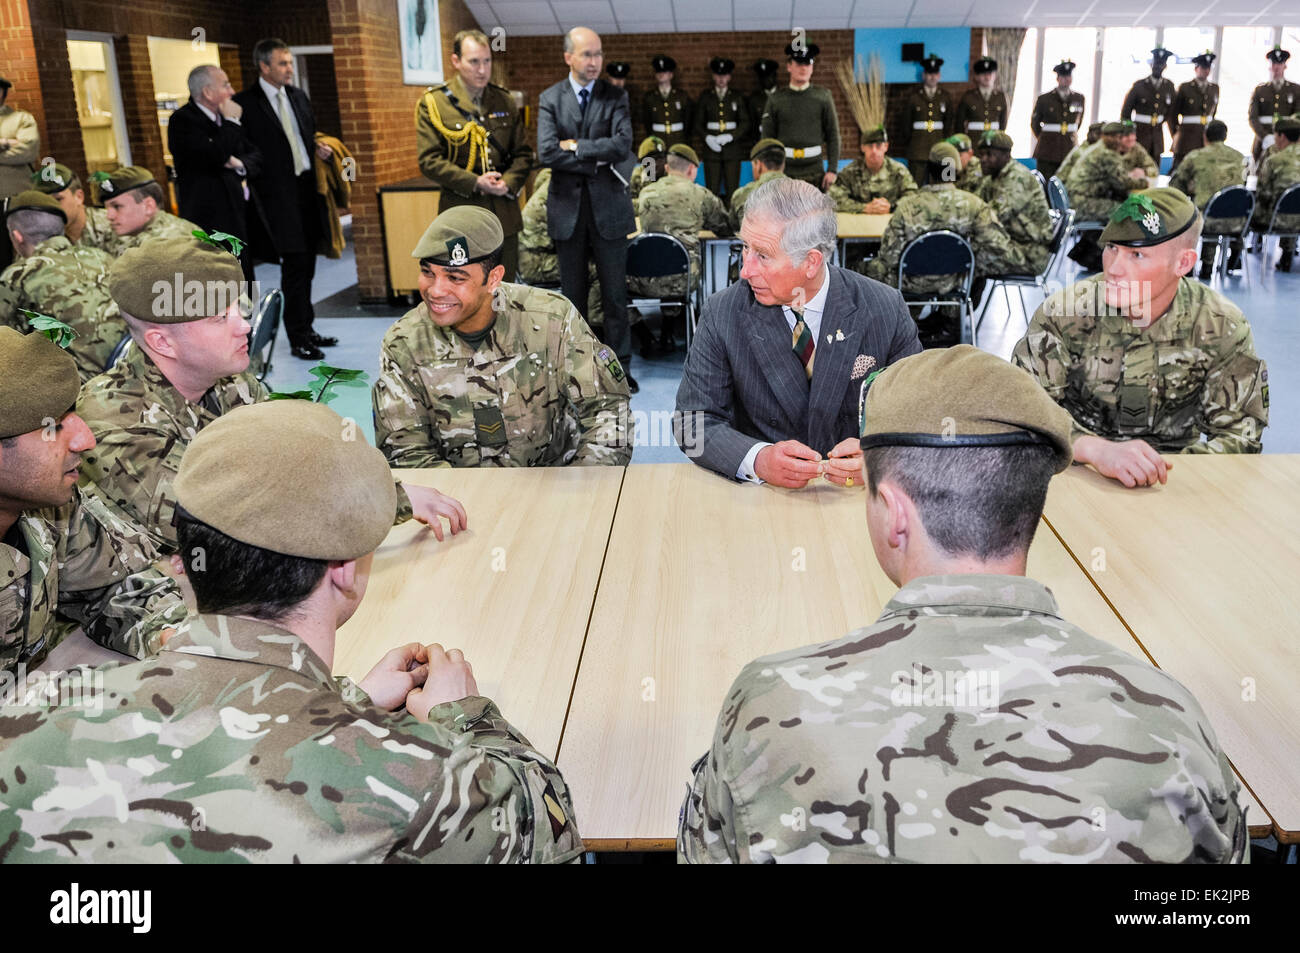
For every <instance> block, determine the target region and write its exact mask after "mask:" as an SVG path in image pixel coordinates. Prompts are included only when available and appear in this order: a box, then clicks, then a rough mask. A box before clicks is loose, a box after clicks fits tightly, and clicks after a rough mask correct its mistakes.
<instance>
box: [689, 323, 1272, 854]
mask: <svg viewBox="0 0 1300 953" xmlns="http://www.w3.org/2000/svg"><path fill="white" fill-rule="evenodd" d="M862 417H863V428H862V434H863V435H862V440H861V441H860V442H861V446H862V449H863V455H864V459H863V463H864V468H865V471H866V477H867V494H866V508H867V530H868V534H869V536H870V537H871V541H872V545H873V546H874V548H875V551H876V553H877V556H878V558H879V561H880V565H881V568H882V569H883V570H884V571H885V573H886V575H888V576H889V578H890V579H891V580H892V581H893V582H894V583H895V584H896V585H898V586H900V587H901V588H900V589H899V590H898V591H897V592H896V593H895V594H894V596H893V598H892V599H890V600H889V602H888V603H886V604H885V607H884V611H883V612H882V613H881V615H880V617H879V618H878V619H877V620H876V622H875V623H874V624H871V625H868V626H865V627H863V628H860V629H857V630H855V631H853V632H850V633H849V634H848V635H847V636H845V637H844V638H842V639H838V640H836V641H833V642H826V643H822V644H819V645H809V646H804V647H802V648H796V649H791V650H788V651H785V652H781V653H778V654H775V655H769V656H766V657H764V658H760V659H757V660H755V661H753V662H751V663H750V664H748V665H746V666H745V667H744V669H742V670H741V672H740V675H739V676H738V677H737V679H736V680H735V682H734V683H733V684H732V686H731V688H730V690H729V691H728V692H727V695H726V698H725V700H724V701H723V703H722V710H721V712H720V714H719V716H718V720H717V727H716V730H715V732H714V736H713V742H712V746H711V747H710V749H709V750H708V751H707V752H706V753H705V754H704V756H703V757H701V758H700V759H699V760H698V761H697V762H696V763H695V765H694V767H693V771H694V775H695V777H694V783H693V785H692V786H691V788H690V790H689V791H688V793H687V797H686V800H685V802H684V804H683V805H682V811H681V819H680V824H679V828H678V834H677V857H678V860H679V861H680V862H686V863H699V862H714V863H854V862H856V863H867V862H873V863H882V862H884V863H894V862H904V863H906V862H911V863H1040V864H1047V863H1082V862H1093V863H1151V862H1156V863H1179V862H1183V863H1240V862H1245V861H1247V860H1248V859H1249V856H1250V841H1249V836H1248V828H1247V818H1246V816H1245V811H1244V809H1243V808H1242V807H1241V804H1240V797H1241V795H1240V784H1239V783H1238V781H1237V780H1236V777H1235V776H1234V775H1233V771H1232V767H1231V765H1230V764H1229V763H1228V759H1227V756H1226V755H1225V754H1224V752H1223V750H1222V748H1221V747H1220V746H1219V743H1218V740H1217V738H1216V736H1215V733H1214V728H1213V726H1212V725H1211V724H1210V722H1209V720H1208V719H1207V718H1206V716H1205V713H1204V711H1203V710H1202V709H1201V706H1200V705H1199V704H1198V703H1197V701H1196V699H1195V698H1194V697H1193V696H1192V695H1191V693H1190V692H1188V691H1187V689H1185V688H1184V687H1183V686H1182V685H1180V684H1179V683H1178V682H1177V681H1175V680H1174V679H1173V678H1172V677H1171V676H1170V675H1168V674H1166V673H1165V672H1162V671H1160V670H1159V669H1157V668H1155V667H1153V666H1152V665H1150V664H1149V663H1147V662H1146V661H1145V660H1143V659H1139V658H1135V657H1134V656H1133V655H1131V654H1129V653H1127V652H1124V651H1121V650H1120V649H1117V648H1115V647H1114V646H1112V645H1110V644H1109V643H1108V642H1105V641H1103V640H1101V639H1098V638H1094V637H1093V636H1091V635H1089V634H1088V633H1086V632H1084V631H1083V630H1082V629H1080V628H1078V627H1077V626H1074V625H1071V624H1070V623H1069V622H1067V621H1066V620H1065V619H1063V618H1062V617H1061V613H1060V609H1059V608H1058V607H1057V604H1056V599H1055V598H1054V597H1053V595H1052V593H1051V592H1050V591H1049V590H1048V589H1047V588H1046V587H1045V586H1043V585H1042V584H1041V583H1039V582H1036V581H1034V580H1032V579H1028V578H1026V577H1025V575H1024V572H1025V563H1026V559H1027V556H1028V552H1029V546H1030V542H1031V541H1032V539H1033V535H1034V531H1035V529H1036V528H1037V526H1038V524H1039V521H1040V516H1041V513H1042V509H1043V501H1044V499H1045V498H1046V495H1047V486H1048V481H1049V480H1050V478H1051V476H1052V474H1053V473H1054V472H1060V471H1061V470H1064V469H1065V468H1066V467H1067V466H1069V463H1070V439H1069V438H1070V421H1069V417H1068V415H1067V414H1065V413H1063V412H1062V411H1061V410H1060V408H1059V407H1056V406H1055V405H1054V404H1053V403H1052V402H1051V400H1049V399H1048V398H1046V396H1045V395H1044V394H1043V393H1042V391H1041V390H1039V389H1038V388H1037V387H1035V386H1034V382H1033V381H1032V379H1030V378H1029V377H1027V376H1026V375H1024V374H1021V373H1020V372H1019V371H1017V370H1016V369H1015V368H1013V367H1010V366H1009V365H1007V364H1006V363H1005V362H1004V361H1002V360H1001V359H1000V358H998V357H996V356H995V355H992V354H986V353H984V352H981V351H978V350H976V349H975V348H972V347H968V346H958V347H954V348H951V349H948V350H945V351H927V352H924V353H922V354H917V355H914V356H912V357H906V358H903V359H902V360H901V361H898V362H897V363H895V364H894V365H892V366H891V367H889V368H887V369H885V370H884V371H883V372H881V373H880V376H879V377H877V378H876V380H875V382H874V383H873V384H872V385H871V388H870V390H868V391H867V393H866V401H865V407H864V412H863V414H862ZM954 424H955V426H954ZM940 490H941V491H942V492H940ZM990 493H991V494H992V495H991V496H990ZM936 500H940V501H942V502H938V503H936V502H935V501H936ZM904 511H906V514H907V515H906V516H904V515H903V514H904Z"/></svg>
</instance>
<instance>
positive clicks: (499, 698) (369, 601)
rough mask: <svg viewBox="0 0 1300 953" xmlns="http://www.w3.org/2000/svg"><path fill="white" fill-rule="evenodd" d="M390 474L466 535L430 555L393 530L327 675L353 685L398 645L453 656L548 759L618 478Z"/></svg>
mask: <svg viewBox="0 0 1300 953" xmlns="http://www.w3.org/2000/svg"><path fill="white" fill-rule="evenodd" d="M393 472H394V474H395V475H397V476H398V477H399V478H401V479H402V480H403V481H405V482H409V483H414V484H420V485H424V486H433V487H437V488H438V489H439V490H441V491H442V492H444V493H447V494H450V495H451V496H454V497H456V498H457V499H458V500H460V502H461V503H462V504H463V505H464V506H465V510H466V514H467V516H468V519H469V530H468V531H466V532H463V533H460V534H458V535H457V536H455V537H454V538H453V537H450V536H448V537H447V539H446V541H445V542H441V543H440V542H438V541H437V540H436V539H435V538H434V536H433V533H432V532H431V531H430V530H428V529H427V528H425V527H423V526H422V525H421V524H419V523H416V522H414V521H411V522H408V523H405V524H403V525H401V526H397V527H394V528H393V530H392V532H391V533H389V534H388V538H387V539H386V540H385V541H384V543H383V545H382V546H380V548H379V551H378V552H377V553H376V554H375V560H374V566H373V569H372V572H371V577H370V586H369V590H368V591H367V593H366V597H365V599H364V600H363V601H362V603H361V606H360V608H359V609H358V611H357V614H356V615H355V616H353V618H352V619H351V620H350V621H349V622H348V623H347V625H345V626H344V627H343V628H342V629H341V630H340V631H339V637H338V648H337V649H336V651H335V659H334V670H335V673H336V674H340V675H351V676H353V677H354V678H359V677H361V676H362V675H365V674H366V672H368V671H369V670H370V667H371V666H372V665H374V663H375V662H377V661H379V658H380V657H381V656H382V655H383V654H384V653H385V652H387V651H388V650H389V649H391V648H393V647H394V646H397V645H401V644H404V643H406V642H410V641H419V642H424V643H429V642H438V643H440V644H441V645H442V646H443V647H444V648H453V647H454V648H459V649H462V650H463V651H464V652H465V658H466V659H467V660H468V661H469V663H470V664H471V665H472V666H473V668H474V677H475V680H476V681H477V682H478V687H479V692H480V693H481V694H483V695H485V696H486V697H488V698H491V699H492V700H493V701H495V702H496V703H497V707H498V708H500V709H501V712H502V714H504V715H505V717H506V718H507V719H509V721H510V722H511V724H513V725H514V726H515V727H517V728H519V729H520V730H521V731H522V732H523V733H524V734H525V735H526V736H527V737H528V739H529V741H531V742H532V743H533V745H534V746H535V747H536V748H537V749H538V750H539V751H541V752H542V753H544V754H546V755H548V756H550V757H554V756H555V752H556V748H557V746H558V744H559V740H560V733H561V729H562V728H563V725H564V713H565V709H566V707H567V706H568V703H569V693H570V692H571V691H572V689H573V679H574V673H575V672H576V671H577V668H578V657H579V654H580V653H581V651H582V640H583V635H584V633H585V632H586V630H587V620H588V617H589V616H590V613H591V603H592V598H593V597H594V595H595V593H596V582H597V580H598V579H599V577H600V567H601V561H602V560H603V559H604V556H605V546H606V543H607V542H608V540H609V530H610V524H611V523H612V522H613V519H614V508H615V504H616V503H617V501H618V493H619V486H620V485H621V484H622V481H623V473H624V470H623V468H622V467H545V468H542V467H539V468H533V469H523V468H520V469H473V470H469V469H466V470H394V471H393Z"/></svg>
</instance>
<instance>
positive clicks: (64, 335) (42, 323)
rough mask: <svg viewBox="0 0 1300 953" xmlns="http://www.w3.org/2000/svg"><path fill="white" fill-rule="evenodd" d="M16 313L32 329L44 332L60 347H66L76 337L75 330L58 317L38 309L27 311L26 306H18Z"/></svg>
mask: <svg viewBox="0 0 1300 953" xmlns="http://www.w3.org/2000/svg"><path fill="white" fill-rule="evenodd" d="M18 313H19V314H21V315H22V316H23V317H24V318H26V319H27V323H28V325H30V326H31V329H32V330H33V331H37V332H39V333H40V334H44V335H45V336H46V337H47V338H49V339H50V340H51V341H53V342H54V343H55V344H57V345H58V346H59V347H61V348H65V349H66V348H67V346H68V345H69V344H71V343H72V342H73V340H74V339H75V338H76V337H77V332H76V331H74V330H73V329H72V328H71V327H70V326H68V325H66V324H64V323H63V322H62V321H60V320H59V319H58V318H52V317H50V316H49V315H48V314H41V313H40V312H39V311H28V310H27V309H26V308H19V309H18Z"/></svg>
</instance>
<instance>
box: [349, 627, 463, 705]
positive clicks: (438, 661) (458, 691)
mask: <svg viewBox="0 0 1300 953" xmlns="http://www.w3.org/2000/svg"><path fill="white" fill-rule="evenodd" d="M425 653H426V657H427V659H428V661H427V664H426V666H425V667H426V669H427V671H428V675H427V676H426V677H425V679H424V684H423V685H420V686H417V687H415V688H413V689H412V690H411V692H410V693H409V694H408V695H407V696H406V710H407V711H408V712H409V713H410V714H412V715H414V716H415V717H416V718H417V719H419V720H420V721H428V720H429V710H430V709H431V708H433V707H434V706H435V705H441V704H443V703H445V702H454V701H459V700H460V699H462V698H467V697H469V696H470V695H477V694H478V685H477V683H475V681H474V669H473V668H472V667H471V666H470V664H469V662H466V661H465V654H464V653H463V652H461V650H460V649H447V650H446V651H445V652H444V651H443V648H442V646H441V645H439V644H438V643H437V642H434V643H433V644H432V645H430V646H428V647H427V648H426V649H425ZM390 654H391V653H390ZM367 677H369V676H367ZM362 688H365V685H364V683H363V684H362ZM371 697H373V696H371Z"/></svg>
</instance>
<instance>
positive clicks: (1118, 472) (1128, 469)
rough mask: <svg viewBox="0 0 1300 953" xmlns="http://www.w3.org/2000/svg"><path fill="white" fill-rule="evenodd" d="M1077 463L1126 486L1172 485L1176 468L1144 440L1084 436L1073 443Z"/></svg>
mask: <svg viewBox="0 0 1300 953" xmlns="http://www.w3.org/2000/svg"><path fill="white" fill-rule="evenodd" d="M1074 459H1075V462H1076V463H1091V464H1092V465H1093V466H1094V467H1096V469H1097V472H1098V473H1100V474H1101V475H1102V476H1106V477H1110V478H1111V479H1112V480H1118V481H1119V482H1120V483H1123V484H1124V485H1125V486H1127V487H1130V488H1132V487H1135V486H1155V485H1156V484H1157V483H1167V482H1169V471H1170V470H1172V469H1173V468H1174V465H1173V464H1172V463H1170V462H1169V461H1167V460H1166V459H1165V458H1164V457H1162V456H1160V454H1159V453H1157V452H1156V450H1155V448H1154V447H1152V446H1151V444H1149V443H1147V442H1146V441H1145V440H1121V441H1116V440H1106V439H1103V438H1102V437H1093V436H1088V435H1085V436H1082V437H1079V438H1078V439H1077V440H1075V441H1074Z"/></svg>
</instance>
